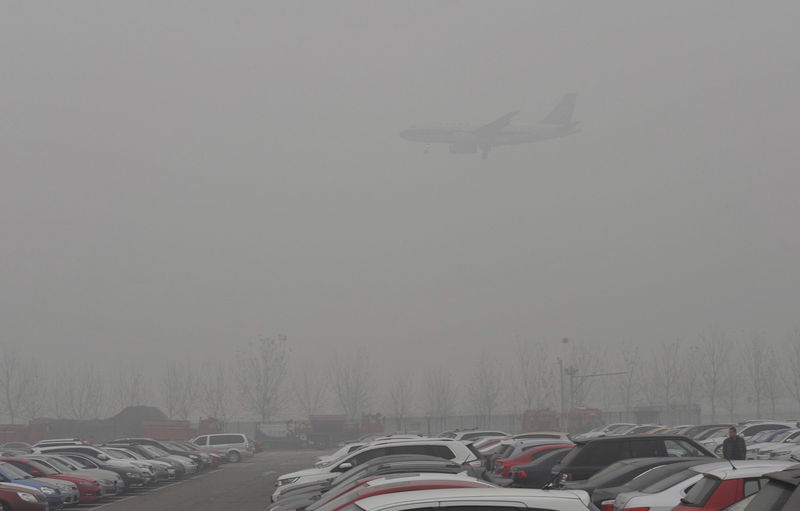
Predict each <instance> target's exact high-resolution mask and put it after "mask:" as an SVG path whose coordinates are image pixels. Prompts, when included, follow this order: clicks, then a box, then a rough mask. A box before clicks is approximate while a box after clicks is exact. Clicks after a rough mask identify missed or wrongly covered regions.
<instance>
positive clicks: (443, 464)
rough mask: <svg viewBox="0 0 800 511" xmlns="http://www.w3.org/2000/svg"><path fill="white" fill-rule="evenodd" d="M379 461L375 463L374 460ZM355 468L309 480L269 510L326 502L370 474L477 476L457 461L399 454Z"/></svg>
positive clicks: (281, 510) (284, 496) (371, 475)
mask: <svg viewBox="0 0 800 511" xmlns="http://www.w3.org/2000/svg"><path fill="white" fill-rule="evenodd" d="M373 461H374V462H376V463H373ZM356 468H357V469H359V470H357V471H356V469H353V470H350V471H348V472H345V473H342V474H340V475H339V476H338V477H336V478H335V479H332V480H329V481H324V482H320V483H318V484H314V483H308V484H307V485H303V486H304V487H305V488H301V489H295V488H292V490H293V491H292V492H290V493H287V494H285V495H284V494H282V495H281V498H280V500H278V501H277V502H276V503H274V504H272V505H271V506H270V507H269V508H268V509H269V510H270V511H288V510H292V509H297V510H302V509H305V508H306V507H308V506H310V505H312V504H314V503H316V502H320V501H324V499H325V496H324V495H325V494H326V493H328V492H329V491H330V492H331V494H332V495H334V496H338V495H339V494H341V493H342V492H341V491H339V490H338V489H339V488H341V489H342V490H344V489H346V488H349V487H350V486H353V485H354V484H355V483H356V481H359V480H360V479H364V478H367V477H370V478H371V477H379V476H384V475H388V474H406V473H420V472H422V473H439V474H459V473H461V472H464V471H467V472H468V473H469V472H470V471H471V472H473V473H472V474H470V475H473V476H474V475H476V474H475V473H474V472H475V471H476V469H474V468H473V469H469V467H464V466H462V465H459V464H458V463H454V462H452V461H449V460H443V459H441V458H436V457H434V456H416V455H408V456H403V455H397V456H384V457H381V458H376V459H375V460H372V461H370V462H368V463H365V464H364V465H359V466H358V467H356Z"/></svg>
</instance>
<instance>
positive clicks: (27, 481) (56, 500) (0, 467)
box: [0, 462, 64, 510]
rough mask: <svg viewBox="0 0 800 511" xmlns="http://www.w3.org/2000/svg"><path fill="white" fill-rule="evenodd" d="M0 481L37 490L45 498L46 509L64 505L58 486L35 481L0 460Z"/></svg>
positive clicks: (60, 507) (54, 508)
mask: <svg viewBox="0 0 800 511" xmlns="http://www.w3.org/2000/svg"><path fill="white" fill-rule="evenodd" d="M0 483H14V484H21V485H23V486H28V487H30V488H34V489H35V490H39V491H40V492H42V493H43V494H44V496H45V497H46V498H47V505H48V509H52V510H56V509H62V508H63V507H64V499H63V498H62V497H61V490H60V489H59V488H58V487H56V486H55V485H52V484H47V483H43V482H41V481H37V480H36V479H33V478H32V477H31V476H30V475H29V474H27V473H25V472H23V471H21V470H19V469H18V468H16V467H14V466H13V465H9V464H8V463H4V462H0Z"/></svg>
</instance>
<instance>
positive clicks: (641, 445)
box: [630, 438, 667, 458]
mask: <svg viewBox="0 0 800 511" xmlns="http://www.w3.org/2000/svg"><path fill="white" fill-rule="evenodd" d="M666 455H667V453H666V451H665V449H664V442H663V441H662V440H660V439H657V438H653V439H649V438H648V439H638V440H631V442H630V457H631V458H658V457H662V456H666Z"/></svg>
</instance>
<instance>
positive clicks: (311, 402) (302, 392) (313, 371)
mask: <svg viewBox="0 0 800 511" xmlns="http://www.w3.org/2000/svg"><path fill="white" fill-rule="evenodd" d="M325 376H326V375H325V374H324V373H323V372H322V371H320V370H318V368H314V367H305V368H304V369H303V370H301V371H299V372H298V374H297V376H296V377H295V379H294V388H295V395H296V396H297V399H298V401H299V402H300V408H301V409H302V410H303V413H305V415H306V416H307V417H310V416H312V415H314V414H315V413H319V411H320V409H321V408H322V404H323V402H324V401H325V396H326V391H327V388H326V386H325Z"/></svg>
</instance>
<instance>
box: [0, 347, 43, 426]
mask: <svg viewBox="0 0 800 511" xmlns="http://www.w3.org/2000/svg"><path fill="white" fill-rule="evenodd" d="M37 377H38V375H37V371H36V370H35V367H33V364H32V362H30V361H28V360H23V358H22V357H21V356H20V354H19V351H18V349H17V347H16V346H15V345H9V344H3V345H2V347H0V399H2V406H3V411H4V412H5V413H6V414H7V415H8V417H9V419H10V420H11V424H14V423H15V422H16V420H17V418H19V416H20V415H22V414H23V413H24V411H25V406H26V404H27V402H28V401H29V400H30V399H31V398H32V397H34V396H33V395H32V392H31V391H32V390H33V387H32V385H34V383H35V380H36V378H37Z"/></svg>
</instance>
